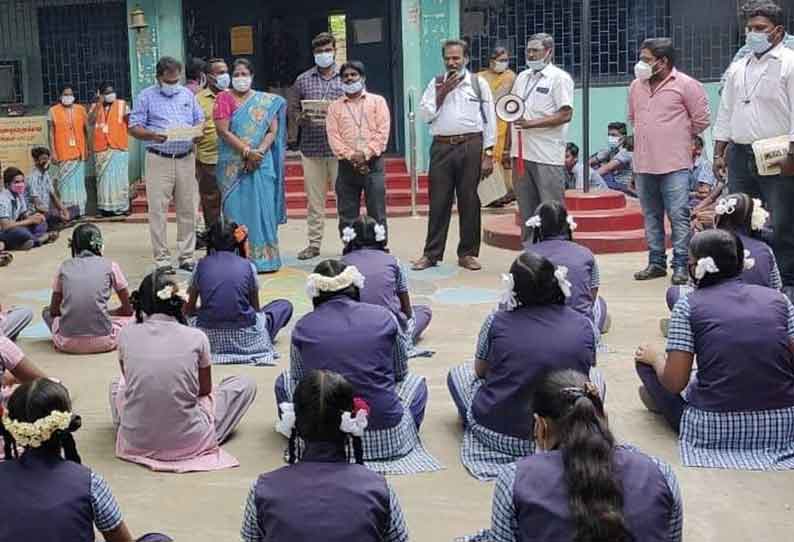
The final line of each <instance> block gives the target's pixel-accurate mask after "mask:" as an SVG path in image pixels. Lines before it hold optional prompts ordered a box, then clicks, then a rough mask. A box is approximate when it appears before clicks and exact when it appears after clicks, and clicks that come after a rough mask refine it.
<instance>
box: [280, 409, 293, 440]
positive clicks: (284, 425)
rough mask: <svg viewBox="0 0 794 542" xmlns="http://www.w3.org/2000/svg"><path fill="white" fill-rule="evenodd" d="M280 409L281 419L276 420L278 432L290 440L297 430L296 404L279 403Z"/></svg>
mask: <svg viewBox="0 0 794 542" xmlns="http://www.w3.org/2000/svg"><path fill="white" fill-rule="evenodd" d="M278 408H279V409H280V410H281V418H279V419H278V420H276V432H277V433H281V434H282V435H284V436H285V437H287V438H290V437H291V436H292V431H293V430H294V429H295V404H294V403H279V404H278Z"/></svg>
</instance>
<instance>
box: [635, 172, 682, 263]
mask: <svg viewBox="0 0 794 542" xmlns="http://www.w3.org/2000/svg"><path fill="white" fill-rule="evenodd" d="M636 179H637V195H639V197H640V204H641V205H642V212H643V213H644V214H645V239H646V240H647V241H648V263H650V264H651V265H658V266H660V267H665V268H666V267H667V254H666V253H665V248H666V245H665V235H664V215H665V212H666V213H667V218H668V219H669V220H670V224H671V225H672V229H673V269H686V267H687V263H688V262H689V235H690V231H689V171H688V170H686V169H682V170H681V171H674V172H672V173H665V174H663V175H655V174H651V173H638V174H637V177H636Z"/></svg>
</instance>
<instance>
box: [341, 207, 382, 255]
mask: <svg viewBox="0 0 794 542" xmlns="http://www.w3.org/2000/svg"><path fill="white" fill-rule="evenodd" d="M377 225H378V222H377V221H376V220H375V219H374V218H372V217H371V216H367V215H363V216H360V217H358V218H357V219H356V221H355V222H353V224H352V226H351V227H352V228H353V231H354V232H355V234H356V237H355V238H354V239H353V240H352V241H350V242H349V243H347V244H346V245H345V248H344V250H343V251H342V254H350V253H351V252H353V251H354V250H361V249H362V248H369V249H373V250H382V251H384V252H388V249H387V248H386V244H387V240H386V239H384V240H383V241H378V240H377V234H376V233H375V227H376V226H377Z"/></svg>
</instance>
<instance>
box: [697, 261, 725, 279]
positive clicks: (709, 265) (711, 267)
mask: <svg viewBox="0 0 794 542" xmlns="http://www.w3.org/2000/svg"><path fill="white" fill-rule="evenodd" d="M719 272H720V268H719V267H717V264H716V263H715V262H714V258H712V257H711V256H709V257H707V258H700V259H699V260H698V263H697V265H696V266H695V278H696V279H698V280H701V279H702V278H703V277H705V276H706V275H707V274H709V273H712V274H713V273H719Z"/></svg>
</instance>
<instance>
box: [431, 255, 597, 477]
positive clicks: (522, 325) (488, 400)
mask: <svg viewBox="0 0 794 542" xmlns="http://www.w3.org/2000/svg"><path fill="white" fill-rule="evenodd" d="M503 281H504V283H505V295H504V297H503V301H502V303H501V307H502V308H500V310H497V311H495V312H493V313H491V315H490V316H488V318H487V319H486V320H485V323H484V324H483V326H482V330H481V331H480V335H479V339H478V342H477V352H476V354H475V360H474V364H473V366H472V364H471V363H467V364H465V365H462V366H459V367H455V368H453V369H452V370H451V371H450V372H449V376H448V377H447V385H448V386H449V392H450V394H451V395H452V399H453V401H454V402H455V405H456V406H457V407H458V412H459V413H460V417H461V418H462V420H463V425H464V437H463V448H462V450H461V460H462V461H463V464H464V466H465V467H466V468H467V469H468V470H469V472H470V473H471V474H472V475H473V476H475V477H476V478H479V479H481V480H490V479H493V478H495V477H496V475H497V474H498V473H499V470H500V468H501V467H502V466H503V465H505V464H508V463H513V462H515V461H516V460H517V459H519V458H521V457H524V456H526V455H529V454H531V453H532V450H533V447H534V444H533V441H532V419H531V418H530V417H528V416H527V413H531V412H532V402H531V398H532V392H533V390H534V389H535V388H536V387H537V385H538V383H539V381H540V378H541V377H542V376H543V375H544V374H545V373H547V372H548V371H550V370H559V369H573V370H576V371H579V372H580V373H582V374H583V375H588V374H590V375H591V377H592V378H593V379H594V381H597V382H598V383H599V386H601V387H603V379H602V378H601V375H600V373H599V372H598V371H597V370H596V369H594V368H593V365H595V361H596V337H595V333H596V332H595V329H594V328H593V325H592V322H591V321H590V319H589V318H588V317H587V316H585V315H583V314H582V313H580V312H577V311H575V310H574V309H573V308H571V307H569V306H568V305H566V299H567V298H568V297H569V296H570V294H571V291H572V287H571V284H570V283H569V282H568V280H567V279H566V278H565V270H564V269H562V268H555V267H554V265H553V264H552V263H551V262H550V261H549V260H547V259H546V258H544V257H543V256H539V255H537V254H535V253H533V252H524V253H523V254H521V255H520V256H519V257H518V258H516V260H515V262H513V265H512V266H511V267H510V274H509V275H503ZM550 337H553V340H550V339H549V338H550ZM602 396H603V393H602Z"/></svg>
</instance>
